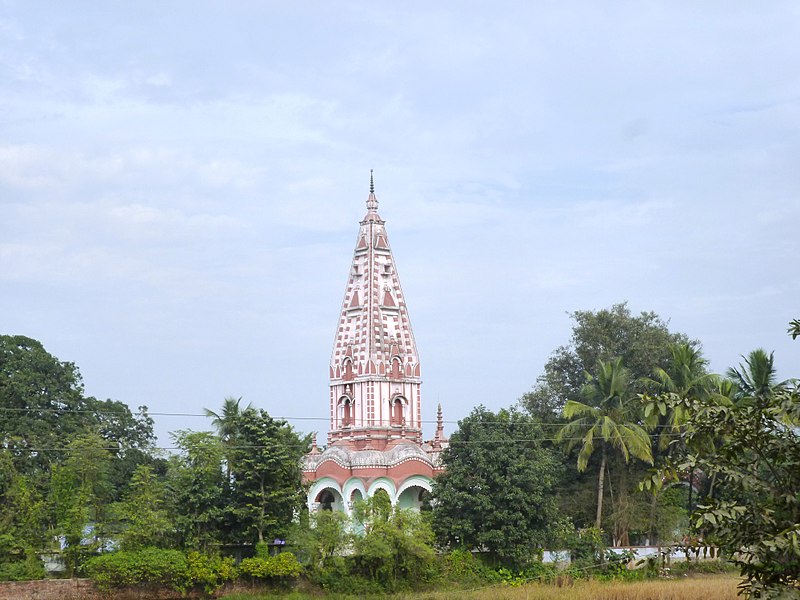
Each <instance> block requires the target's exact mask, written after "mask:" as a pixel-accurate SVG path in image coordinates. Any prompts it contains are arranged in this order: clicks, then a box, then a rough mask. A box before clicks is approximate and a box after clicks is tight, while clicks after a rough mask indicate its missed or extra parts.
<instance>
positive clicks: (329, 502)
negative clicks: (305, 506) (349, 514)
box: [314, 488, 344, 511]
mask: <svg viewBox="0 0 800 600" xmlns="http://www.w3.org/2000/svg"><path fill="white" fill-rule="evenodd" d="M314 502H315V503H316V504H317V510H335V511H341V510H343V509H344V507H343V506H342V497H341V496H340V495H339V493H338V492H337V491H336V490H332V489H331V488H325V489H324V490H321V491H320V493H319V494H317V497H316V499H315V500H314Z"/></svg>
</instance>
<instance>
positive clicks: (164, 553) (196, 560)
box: [85, 548, 237, 593]
mask: <svg viewBox="0 0 800 600" xmlns="http://www.w3.org/2000/svg"><path fill="white" fill-rule="evenodd" d="M85 571H86V574H87V575H88V576H89V578H90V579H91V580H92V581H93V582H94V583H95V584H96V585H97V587H98V588H99V589H101V590H104V591H108V590H110V589H111V588H118V587H125V586H160V587H166V588H169V589H173V590H176V591H179V592H186V591H187V590H190V589H192V588H202V589H203V590H205V591H206V592H207V593H211V592H213V591H214V590H216V589H217V588H219V587H220V586H221V585H222V584H224V583H225V582H226V581H232V580H234V579H236V577H237V571H236V567H235V566H234V562H233V559H232V558H221V557H219V556H207V555H204V554H200V553H199V552H190V553H189V554H188V556H187V555H184V554H183V553H182V552H180V551H178V550H164V549H161V548H143V549H142V550H131V551H126V550H121V551H119V552H112V553H111V554H103V555H101V556H96V557H95V558H92V559H91V560H89V562H87V563H86V566H85Z"/></svg>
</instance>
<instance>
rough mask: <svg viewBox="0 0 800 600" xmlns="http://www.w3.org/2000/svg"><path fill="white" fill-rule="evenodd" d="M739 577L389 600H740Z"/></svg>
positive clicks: (302, 599) (239, 599)
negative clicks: (738, 590) (737, 589)
mask: <svg viewBox="0 0 800 600" xmlns="http://www.w3.org/2000/svg"><path fill="white" fill-rule="evenodd" d="M739 581H740V579H739V578H738V577H737V576H735V575H703V576H696V577H687V578H683V579H660V580H653V581H637V582H629V583H626V582H600V581H577V582H575V583H574V584H573V585H565V586H560V587H559V586H556V585H542V584H531V585H525V586H521V587H505V586H492V587H486V588H482V589H476V590H452V591H438V592H420V593H414V594H411V593H409V594H396V595H392V596H384V598H387V600H736V599H737V598H738V597H737V595H736V586H737V585H738V584H739ZM274 597H275V596H269V595H263V594H232V595H229V596H225V600H265V599H266V598H274ZM320 598H329V599H331V600H335V599H343V598H346V596H338V595H330V596H310V595H306V594H300V593H292V594H287V595H286V596H283V600H311V599H314V600H320Z"/></svg>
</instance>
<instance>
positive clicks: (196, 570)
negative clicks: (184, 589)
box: [186, 552, 238, 594]
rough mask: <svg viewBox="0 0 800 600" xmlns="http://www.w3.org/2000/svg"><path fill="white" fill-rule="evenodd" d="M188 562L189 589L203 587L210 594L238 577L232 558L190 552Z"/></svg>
mask: <svg viewBox="0 0 800 600" xmlns="http://www.w3.org/2000/svg"><path fill="white" fill-rule="evenodd" d="M186 561H187V567H188V570H187V579H188V582H189V587H192V588H201V587H202V588H203V590H204V591H205V592H206V593H208V594H210V593H211V592H213V591H215V590H217V589H219V588H220V587H221V586H222V584H224V583H225V582H226V581H233V580H234V579H236V577H237V576H238V572H237V569H236V565H235V563H234V560H233V558H231V557H226V558H222V557H219V556H208V555H207V554H200V553H199V552H189V554H188V555H187V557H186Z"/></svg>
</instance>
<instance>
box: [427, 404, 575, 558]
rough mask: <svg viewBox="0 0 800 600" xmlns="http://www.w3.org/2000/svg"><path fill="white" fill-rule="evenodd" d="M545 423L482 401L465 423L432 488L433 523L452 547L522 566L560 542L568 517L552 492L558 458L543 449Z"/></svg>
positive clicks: (451, 441)
mask: <svg viewBox="0 0 800 600" xmlns="http://www.w3.org/2000/svg"><path fill="white" fill-rule="evenodd" d="M542 437H545V436H544V435H543V433H542V429H541V425H540V424H539V423H538V422H537V421H536V420H534V419H533V418H532V417H530V416H527V415H525V414H523V413H521V412H519V411H516V410H513V409H512V410H506V409H503V410H500V411H499V412H498V413H496V414H495V413H492V412H491V411H489V410H487V409H486V408H484V407H483V406H479V407H478V408H475V409H474V410H473V411H472V413H470V415H469V416H467V417H466V418H464V419H462V420H461V421H459V424H458V430H457V431H456V432H454V433H453V435H452V436H451V438H450V446H449V447H448V448H447V449H445V450H444V453H443V460H444V463H445V465H446V467H447V468H446V471H445V472H444V473H443V474H442V475H440V476H439V477H437V480H436V485H435V487H434V489H433V498H434V501H433V505H434V507H433V527H434V531H435V532H436V534H437V537H438V538H439V540H440V541H441V542H442V543H443V544H446V545H449V546H450V547H465V548H466V549H468V550H471V549H473V548H485V549H486V550H487V551H488V552H489V554H490V556H491V558H492V559H493V560H494V561H495V562H500V563H505V564H508V565H510V566H523V565H524V564H525V563H526V562H528V561H530V560H531V559H532V558H533V557H535V556H536V555H537V552H538V551H539V550H540V549H541V548H542V547H543V546H544V545H545V544H547V543H548V542H551V541H553V535H552V534H553V533H554V532H557V531H558V530H559V528H560V527H561V525H563V520H562V519H561V518H560V516H559V515H558V513H557V510H556V504H555V499H554V496H553V490H554V487H555V486H556V484H557V482H558V479H559V461H558V460H557V459H556V457H555V455H554V453H553V452H552V451H551V450H549V449H546V448H543V447H542V444H541V441H540V440H541V438H542Z"/></svg>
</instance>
